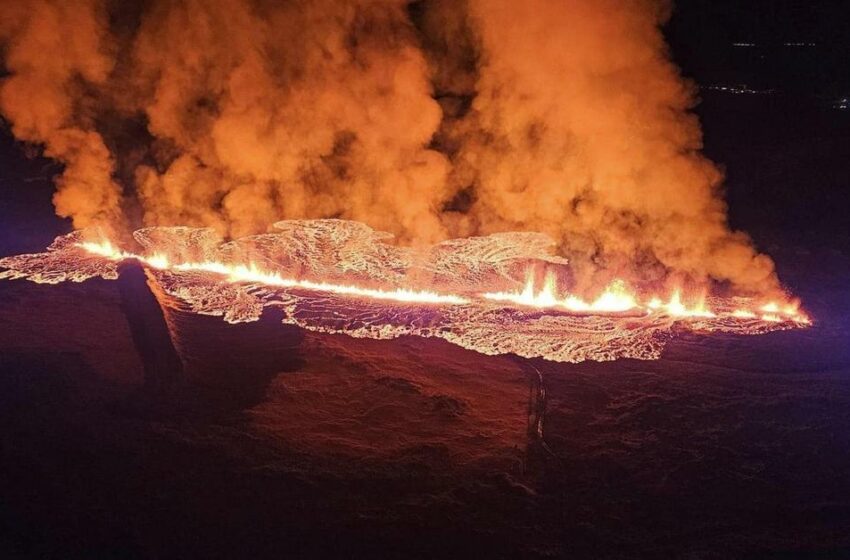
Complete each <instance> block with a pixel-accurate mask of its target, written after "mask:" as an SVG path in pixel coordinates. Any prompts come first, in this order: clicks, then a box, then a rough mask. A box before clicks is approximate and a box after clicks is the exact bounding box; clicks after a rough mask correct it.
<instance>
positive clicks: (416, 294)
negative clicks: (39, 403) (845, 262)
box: [77, 241, 811, 325]
mask: <svg viewBox="0 0 850 560" xmlns="http://www.w3.org/2000/svg"><path fill="white" fill-rule="evenodd" d="M77 245H78V246H79V247H80V248H82V249H84V250H85V251H86V252H88V253H90V254H93V255H97V256H101V257H104V258H107V259H110V260H116V261H117V260H125V259H136V260H138V261H141V262H143V263H145V264H146V265H147V266H150V267H151V268H154V269H157V270H172V271H177V272H192V271H194V272H208V273H213V274H220V275H222V276H224V277H225V279H226V280H227V281H228V282H233V283H249V284H263V285H267V286H279V287H284V288H300V289H305V290H311V291H317V292H326V293H333V294H339V295H346V296H354V297H364V298H371V299H378V300H389V301H398V302H404V303H421V304H442V305H467V304H470V303H472V302H473V297H478V298H480V299H484V300H489V301H498V302H506V303H512V304H515V305H519V306H524V307H533V308H537V309H562V310H566V311H571V312H576V313H595V314H609V313H614V314H616V313H625V312H634V311H637V312H644V313H647V314H649V313H661V314H667V315H670V316H672V317H675V318H715V317H718V315H722V316H725V317H731V318H735V319H741V320H754V321H758V320H761V321H765V322H770V323H777V322H783V321H793V322H795V323H798V324H803V325H809V324H811V320H810V319H809V318H808V317H807V316H806V315H805V314H804V313H803V312H802V311H800V309H799V302H796V301H795V302H791V303H787V304H782V305H780V304H779V303H777V302H768V303H765V304H763V305H761V306H760V307H757V308H756V309H746V308H739V309H734V310H732V311H728V312H724V313H720V314H718V313H717V312H715V311H713V310H712V309H709V307H708V306H707V305H706V302H705V297H701V298H699V299H698V300H697V301H696V302H695V303H693V304H690V305H688V304H685V303H684V302H683V301H682V294H681V291H680V290H679V289H676V290H673V292H672V294H671V295H670V298H669V299H668V300H667V301H666V302H665V301H663V300H662V299H660V298H659V297H657V296H653V297H652V298H650V299H649V300H648V301H647V302H646V303H640V301H639V299H638V297H637V295H636V294H634V293H633V292H632V291H630V289H629V287H628V285H627V284H626V282H624V281H623V280H621V279H615V280H614V281H612V282H611V283H610V284H609V285H608V286H607V287H606V288H605V290H604V291H603V292H602V293H601V294H599V296H597V297H596V298H595V299H593V300H592V301H588V300H585V299H583V298H581V297H579V296H577V295H574V294H560V293H559V290H558V283H557V278H556V276H555V275H554V274H553V273H551V272H549V273H547V274H546V276H545V278H544V280H543V285H542V286H541V287H540V288H539V289H538V287H537V286H536V282H535V276H534V273H533V271H529V273H528V275H527V278H526V282H525V285H524V286H523V289H522V290H521V291H517V292H485V293H480V294H477V296H470V297H464V296H461V295H457V294H450V293H438V292H434V291H428V290H414V289H409V288H395V289H392V290H387V289H380V288H364V287H360V286H354V285H349V284H334V283H330V282H320V281H312V280H302V279H296V278H287V277H285V276H283V275H281V274H280V273H278V272H271V271H267V270H263V269H262V268H260V267H259V266H257V264H256V263H253V262H252V263H249V264H247V265H245V264H227V263H223V262H219V261H201V262H171V260H170V259H169V258H168V257H167V256H166V255H163V254H160V253H157V254H153V255H150V256H143V255H138V254H135V253H130V252H127V251H124V250H122V249H119V248H117V247H116V246H115V245H113V244H112V243H111V242H109V241H101V242H98V243H92V242H83V243H78V244H77Z"/></svg>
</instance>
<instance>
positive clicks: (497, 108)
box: [0, 0, 778, 291]
mask: <svg viewBox="0 0 850 560" xmlns="http://www.w3.org/2000/svg"><path fill="white" fill-rule="evenodd" d="M6 4H7V5H6V6H5V7H4V10H3V11H2V13H0V42H2V48H3V57H4V65H5V69H6V71H7V77H5V78H4V79H3V82H2V86H0V110H2V113H3V115H4V117H5V118H6V119H7V120H8V122H10V123H11V126H12V131H13V133H14V134H15V136H16V137H17V138H19V139H20V140H22V141H25V142H29V143H34V144H39V145H41V146H43V149H44V153H45V154H46V155H47V156H49V157H52V158H55V159H57V160H59V161H61V162H62V163H64V165H65V171H64V173H63V174H62V176H61V177H59V178H58V179H57V194H56V197H55V204H56V210H57V213H58V214H59V215H61V216H68V217H71V218H72V219H73V222H74V225H75V226H77V227H85V226H89V225H93V224H102V223H108V224H110V225H113V226H117V227H132V226H137V225H142V224H144V225H191V226H211V227H214V228H215V229H217V230H219V231H220V232H221V233H223V234H225V235H228V236H232V237H238V236H243V235H247V234H252V233H257V232H261V231H265V230H266V228H267V227H268V226H270V225H271V224H272V223H274V222H275V221H277V220H280V219H284V218H319V217H339V218H346V219H352V220H359V221H363V222H366V223H367V224H369V225H370V226H372V227H374V228H376V229H380V230H385V231H389V232H392V233H394V234H395V235H396V236H397V237H398V239H399V240H400V242H402V243H408V244H417V243H427V242H433V241H436V240H440V239H444V238H446V237H450V236H459V235H474V234H486V233H492V232H497V231H507V230H532V231H542V232H545V233H547V234H549V235H551V236H552V237H554V238H555V239H556V240H557V241H558V242H559V244H560V247H561V250H562V252H563V254H565V255H566V256H567V257H569V258H570V259H571V260H572V262H573V263H574V266H573V269H574V274H575V278H574V280H575V282H576V283H577V284H578V285H579V286H582V285H586V286H590V285H594V284H597V285H598V283H600V282H604V281H605V279H606V278H610V277H611V276H613V275H619V276H625V277H631V278H634V279H635V280H636V281H656V280H664V279H665V278H666V279H669V278H671V277H674V278H677V279H687V280H694V281H697V282H699V281H704V280H706V279H709V278H711V279H714V280H719V281H728V282H730V283H732V284H733V285H735V286H736V287H738V288H741V289H744V290H753V291H765V290H773V289H776V287H777V285H778V284H777V281H776V278H775V275H774V272H773V264H772V262H771V261H770V259H769V258H768V257H766V256H764V255H760V254H758V253H757V252H756V251H755V250H754V248H753V246H752V243H751V241H750V240H749V238H748V237H747V236H746V235H745V234H743V233H740V232H733V231H731V230H730V228H729V226H728V224H727V219H726V208H725V204H724V202H723V199H722V193H721V191H720V181H721V179H722V176H721V173H720V172H719V171H718V169H717V168H716V167H715V166H714V165H713V164H712V163H711V162H710V161H708V160H706V159H705V158H704V157H703V156H701V155H700V149H701V142H702V140H701V132H700V127H699V123H698V122H697V120H696V118H695V117H694V116H693V115H692V114H691V113H690V112H689V108H690V107H691V106H692V105H693V102H694V92H693V91H692V89H693V88H692V86H691V85H690V84H689V83H687V82H686V81H685V80H683V79H682V78H681V77H680V75H679V73H678V70H677V68H676V67H675V66H674V65H673V64H672V62H671V61H670V57H669V54H668V52H667V47H666V45H665V42H664V38H663V35H662V33H661V31H660V26H661V25H663V24H664V22H665V21H666V19H667V18H668V17H669V14H670V6H668V5H667V3H666V2H660V1H657V0H528V1H524V2H514V1H510V0H466V1H463V0H457V1H452V0H421V1H418V2H413V3H411V2H408V1H407V0H290V1H284V2H281V1H272V0H214V1H203V0H150V1H144V2H139V3H136V4H133V5H128V4H127V3H126V2H117V1H115V2H107V1H100V0H75V1H74V2H65V1H63V0H11V1H9V2H7V3H6ZM119 185H120V186H119Z"/></svg>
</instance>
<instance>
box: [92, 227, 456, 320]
mask: <svg viewBox="0 0 850 560" xmlns="http://www.w3.org/2000/svg"><path fill="white" fill-rule="evenodd" d="M79 246H80V247H81V248H83V249H85V250H86V251H88V252H89V253H92V254H95V255H100V256H102V257H105V258H107V259H110V260H116V261H121V260H125V259H137V260H139V261H141V262H144V263H146V264H148V265H149V266H151V267H152V268H156V269H159V270H176V271H180V272H190V271H197V272H211V273H213V274H221V275H222V276H224V277H225V278H226V280H227V281H228V282H246V283H256V284H264V285H266V286H278V287H282V288H303V289H305V290H314V291H318V292H330V293H333V294H340V295H347V296H356V297H368V298H372V299H380V300H390V301H399V302H405V303H429V304H449V305H463V304H466V303H469V300H468V299H466V298H463V297H461V296H457V295H453V294H438V293H436V292H431V291H428V290H409V289H406V288H397V289H394V290H382V289H379V288H360V287H357V286H351V285H344V284H332V283H329V282H311V281H310V280H296V279H293V278H285V277H283V276H281V275H280V274H279V273H276V272H268V271H264V270H261V269H260V268H259V267H258V266H257V265H256V264H255V263H250V264H248V265H247V266H246V265H233V264H226V263H223V262H217V261H206V262H183V263H173V264H172V263H170V262H169V260H168V258H167V257H166V256H165V255H162V254H156V255H153V256H150V257H145V256H142V255H137V254H134V253H128V252H126V251H122V250H120V249H117V248H116V247H115V246H114V245H112V243H110V242H109V241H104V242H101V243H91V242H83V243H79Z"/></svg>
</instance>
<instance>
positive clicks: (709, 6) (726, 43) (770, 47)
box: [666, 0, 850, 96]
mask: <svg viewBox="0 0 850 560" xmlns="http://www.w3.org/2000/svg"><path fill="white" fill-rule="evenodd" d="M666 32H667V36H668V39H669V41H670V44H671V48H672V50H673V56H674V58H675V59H676V61H677V62H678V63H679V64H680V65H681V66H682V67H683V69H684V71H685V73H686V74H687V75H689V76H691V77H693V78H695V79H696V80H697V81H698V82H700V83H701V84H703V85H706V84H711V83H726V84H729V83H741V84H747V85H750V86H754V87H760V88H765V89H768V88H778V89H781V90H784V91H789V92H798V93H810V94H817V95H828V96H833V95H843V94H846V93H848V90H850V2H848V1H847V0H841V1H839V0H679V1H678V2H676V4H675V11H674V15H673V18H672V19H671V21H670V23H669V24H668V26H667V29H666ZM733 43H753V44H755V45H756V46H754V47H736V46H734V45H733ZM786 43H813V44H814V46H790V45H787V44H786Z"/></svg>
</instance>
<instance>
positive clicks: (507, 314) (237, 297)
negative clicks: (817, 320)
mask: <svg viewBox="0 0 850 560" xmlns="http://www.w3.org/2000/svg"><path fill="white" fill-rule="evenodd" d="M277 226H278V228H279V229H280V230H281V232H279V233H275V234H266V235H263V236H255V237H251V238H245V239H240V240H236V241H233V242H230V243H222V242H221V241H220V240H219V239H218V238H217V237H216V236H215V234H214V233H213V232H212V231H211V230H199V229H191V228H149V229H146V230H140V231H138V232H136V234H135V237H136V239H137V241H138V242H139V243H140V244H141V245H142V246H143V248H144V249H143V250H142V251H140V252H138V253H135V252H129V251H126V250H123V249H120V248H118V247H117V246H116V245H114V244H113V243H111V242H109V241H97V242H92V241H89V240H86V239H85V238H84V234H83V233H82V232H75V233H73V234H70V235H68V236H64V237H60V238H57V240H56V241H55V242H54V244H53V245H51V247H50V248H49V249H48V251H47V252H46V253H40V254H35V255H19V256H16V257H7V258H5V259H0V267H2V268H4V269H6V270H3V271H0V278H27V279H29V280H32V281H34V282H38V283H57V282H62V281H67V280H71V281H82V280H85V279H87V278H91V277H94V276H100V277H102V278H107V279H114V278H116V277H117V276H118V268H117V266H118V264H119V263H120V262H122V261H125V260H129V259H134V260H137V261H138V262H140V263H142V265H143V266H144V267H145V268H146V269H147V271H148V276H149V278H150V279H151V281H152V282H155V283H156V284H157V285H159V286H160V287H161V288H162V293H163V294H165V295H166V296H167V297H168V298H169V302H166V303H165V304H167V305H178V306H181V307H184V306H185V307H186V308H187V309H188V310H189V311H190V312H193V313H201V314H208V315H218V316H223V317H224V319H225V320H226V321H228V322H230V323H239V322H245V321H253V320H257V319H258V318H259V316H260V315H261V314H262V312H263V309H265V308H267V307H276V308H278V309H281V310H282V311H283V312H284V316H285V319H284V322H285V323H290V324H295V325H298V326H301V327H303V328H306V329H311V330H319V331H323V332H338V333H345V334H348V335H351V336H359V337H369V338H392V337H396V336H400V335H417V336H437V337H440V338H444V339H446V340H449V341H451V342H454V343H456V344H459V345H461V346H463V347H465V348H470V349H473V350H477V351H479V352H483V353H486V354H501V353H508V352H510V353H515V354H518V355H521V356H528V357H543V358H546V359H550V360H558V361H581V360H585V359H595V360H610V359H616V358H619V357H634V358H657V357H658V355H659V354H660V352H661V349H662V348H663V343H664V340H665V339H666V337H665V336H660V335H662V334H665V333H668V334H669V333H671V332H672V331H671V329H672V327H673V325H674V324H677V323H678V324H682V325H685V326H686V327H687V328H689V329H690V330H694V331H701V332H712V331H723V332H733V333H741V334H759V333H763V332H769V331H771V330H777V329H787V328H795V327H803V326H806V325H808V324H809V323H810V321H809V319H808V318H807V317H806V315H805V314H804V313H803V312H802V311H800V309H799V306H798V305H797V304H793V303H788V302H785V303H779V302H758V301H756V300H748V299H745V298H740V297H737V298H718V297H711V296H704V297H699V298H696V299H687V300H686V298H684V297H683V295H682V291H681V290H679V289H675V290H673V291H672V292H671V293H670V294H669V296H666V297H664V298H662V297H659V296H651V297H648V298H643V297H641V296H640V294H639V293H637V292H636V291H634V290H633V289H631V288H630V287H629V286H628V284H627V283H626V282H625V281H624V280H614V281H612V282H611V283H610V284H609V285H608V286H606V287H605V288H604V289H602V290H601V291H600V292H599V293H598V294H597V295H595V296H594V297H591V298H584V297H582V296H580V295H578V294H574V293H569V292H567V291H565V290H563V289H562V288H561V287H560V286H559V282H558V276H557V275H556V274H555V273H554V272H552V270H551V269H552V268H553V267H559V266H560V267H562V266H565V261H564V260H563V259H560V258H559V257H555V256H552V255H550V254H548V249H547V247H548V246H549V245H550V243H549V242H547V241H545V240H544V238H542V237H541V236H539V235H538V234H499V235H494V236H488V237H482V238H471V239H467V240H452V241H449V242H444V243H442V244H438V245H436V246H433V247H430V248H426V249H424V250H423V249H419V250H413V249H409V248H400V247H395V246H391V245H388V244H385V243H382V242H380V240H381V239H383V238H384V236H383V235H382V234H380V233H378V232H374V231H372V230H371V229H369V228H368V227H366V226H364V225H363V224H358V223H354V222H345V221H341V220H305V221H290V222H281V223H279V224H277ZM529 263H531V264H529ZM534 263H538V265H542V268H543V269H546V270H548V272H547V273H546V275H545V276H544V278H543V281H542V283H540V285H538V283H537V282H536V280H535V278H536V276H535V274H534V270H533V269H541V266H535V264H534ZM529 268H531V269H532V270H529ZM287 271H288V272H287ZM518 274H519V275H520V277H524V278H525V281H524V283H523V282H518V281H517V280H516V277H517V275H518ZM425 282H427V283H428V285H429V289H422V288H421V287H420V286H421V285H422V284H423V283H425ZM511 284H513V285H515V286H517V287H516V288H515V289H514V290H511V289H504V288H503V289H501V290H498V289H495V290H493V289H491V290H488V289H487V288H488V287H490V286H508V285H511ZM174 302H177V303H174Z"/></svg>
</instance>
